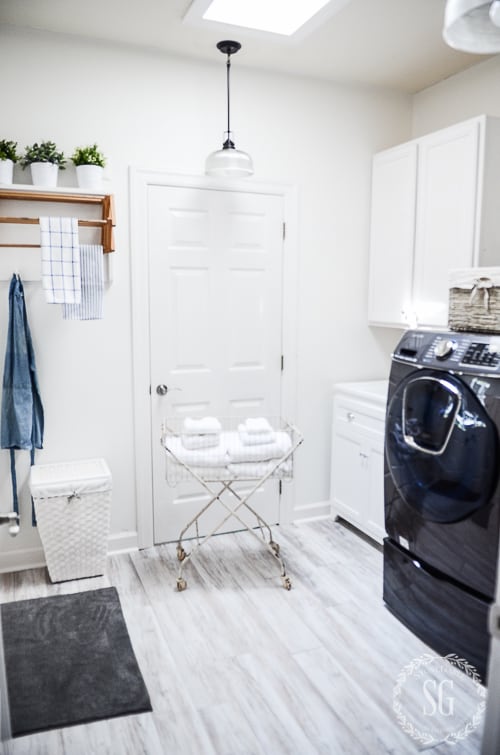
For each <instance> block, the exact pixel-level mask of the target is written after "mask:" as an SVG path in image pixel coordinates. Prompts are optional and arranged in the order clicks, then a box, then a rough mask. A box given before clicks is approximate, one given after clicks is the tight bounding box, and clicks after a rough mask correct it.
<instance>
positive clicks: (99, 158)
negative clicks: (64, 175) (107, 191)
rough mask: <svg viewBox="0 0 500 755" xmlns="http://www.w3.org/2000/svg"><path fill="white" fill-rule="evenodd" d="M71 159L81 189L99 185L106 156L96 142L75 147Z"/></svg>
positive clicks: (93, 187)
mask: <svg viewBox="0 0 500 755" xmlns="http://www.w3.org/2000/svg"><path fill="white" fill-rule="evenodd" d="M71 159H72V161H73V164H74V166H75V168H76V177H77V180H78V186H79V187H80V188H81V189H97V188H99V187H100V186H101V184H102V179H103V173H104V166H105V165H106V158H105V157H104V155H103V153H102V152H101V151H100V149H99V147H98V146H97V144H89V145H87V146H86V147H76V148H75V151H74V152H73V155H72V157H71Z"/></svg>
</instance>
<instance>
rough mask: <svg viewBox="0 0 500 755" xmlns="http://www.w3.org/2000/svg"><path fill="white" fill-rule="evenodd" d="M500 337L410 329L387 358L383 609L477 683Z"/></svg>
mask: <svg viewBox="0 0 500 755" xmlns="http://www.w3.org/2000/svg"><path fill="white" fill-rule="evenodd" d="M499 431H500V336H494V335H484V334H476V333H474V334H471V333H451V332H442V333H434V332H425V331H418V330H412V331H408V332H407V333H405V334H404V336H403V337H402V339H401V341H400V343H399V344H398V346H397V348H396V350H395V352H394V354H393V358H392V365H391V373H390V379H389V393H388V403H387V413H386V436H385V481H384V494H385V524H386V531H387V535H388V537H387V538H386V539H385V541H384V601H385V603H386V605H387V607H388V608H389V609H390V610H391V611H392V613H394V614H395V616H397V617H398V618H399V619H400V620H401V621H402V622H403V623H404V624H406V625H407V626H408V627H409V628H410V629H411V630H412V631H413V632H414V633H415V634H416V635H418V636H419V637H420V638H421V639H422V640H423V641H424V642H426V643H427V644H428V645H429V646H430V647H431V648H433V649H434V650H435V651H436V652H438V653H439V654H440V655H447V654H448V653H456V654H457V655H459V656H460V657H464V658H466V659H467V660H468V661H469V662H470V663H472V664H473V665H474V666H475V667H476V669H477V670H478V672H479V673H480V674H481V676H482V678H483V680H485V679H486V669H487V661H488V650H489V633H488V612H489V607H490V605H491V603H492V602H493V598H494V595H495V586H496V567H497V553H498V543H499V526H500V485H499Z"/></svg>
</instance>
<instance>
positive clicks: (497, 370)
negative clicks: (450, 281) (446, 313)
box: [393, 330, 500, 375]
mask: <svg viewBox="0 0 500 755" xmlns="http://www.w3.org/2000/svg"><path fill="white" fill-rule="evenodd" d="M393 359H395V360H396V361H401V362H408V363H410V364H411V363H413V364H418V365H421V366H422V367H436V368H439V369H449V370H453V371H456V372H464V371H465V372H468V373H470V374H474V373H476V372H477V373H478V374H479V373H483V374H492V375H494V374H499V375H500V335H491V334H482V333H455V332H451V331H446V332H442V333H434V332H427V331H419V330H409V331H407V332H406V333H405V334H404V335H403V337H402V338H401V340H400V342H399V343H398V345H397V347H396V349H395V351H394V354H393Z"/></svg>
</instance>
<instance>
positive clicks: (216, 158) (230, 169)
mask: <svg viewBox="0 0 500 755" xmlns="http://www.w3.org/2000/svg"><path fill="white" fill-rule="evenodd" d="M205 173H206V174H207V176H223V177H226V178H241V177H243V176H251V175H252V174H253V163H252V158H251V157H250V155H247V153H246V152H242V151H241V150H239V149H236V148H235V147H230V146H228V147H226V146H223V147H222V149H218V150H217V152H212V154H210V155H209V156H208V157H207V160H206V163H205Z"/></svg>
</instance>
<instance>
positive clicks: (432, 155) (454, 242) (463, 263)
mask: <svg viewBox="0 0 500 755" xmlns="http://www.w3.org/2000/svg"><path fill="white" fill-rule="evenodd" d="M479 129H480V123H479V121H467V122H465V123H463V124H458V125H457V126H452V127H451V128H447V129H443V130H442V131H438V132H437V133H435V134H430V135H429V136H425V137H423V138H422V139H420V140H419V142H418V144H419V150H418V190H417V213H416V226H415V268H414V288H413V301H414V308H415V312H416V316H417V321H418V324H419V325H437V326H443V325H444V326H446V325H447V320H448V289H449V271H450V270H452V269H454V268H461V267H470V266H471V265H473V264H474V259H475V258H474V251H475V250H474V232H475V223H476V205H477V182H478V175H477V174H478V154H479Z"/></svg>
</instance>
